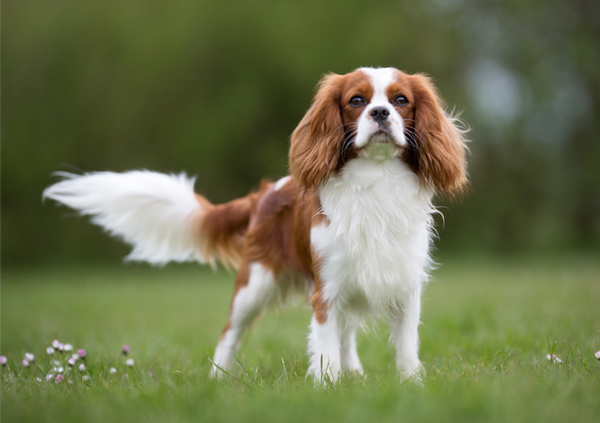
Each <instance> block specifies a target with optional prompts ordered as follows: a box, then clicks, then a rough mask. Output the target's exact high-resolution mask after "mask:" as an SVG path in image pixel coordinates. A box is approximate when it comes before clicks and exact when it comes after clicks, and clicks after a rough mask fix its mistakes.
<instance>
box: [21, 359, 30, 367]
mask: <svg viewBox="0 0 600 423" xmlns="http://www.w3.org/2000/svg"><path fill="white" fill-rule="evenodd" d="M21 364H22V365H23V366H25V367H29V361H27V360H25V359H23V361H22V362H21Z"/></svg>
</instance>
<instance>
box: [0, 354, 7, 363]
mask: <svg viewBox="0 0 600 423" xmlns="http://www.w3.org/2000/svg"><path fill="white" fill-rule="evenodd" d="M7 361H8V360H7V359H6V357H5V356H3V355H0V366H6V363H7Z"/></svg>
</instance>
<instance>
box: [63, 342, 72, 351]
mask: <svg viewBox="0 0 600 423" xmlns="http://www.w3.org/2000/svg"><path fill="white" fill-rule="evenodd" d="M63 350H65V351H67V352H69V351H73V345H71V344H65V345H63Z"/></svg>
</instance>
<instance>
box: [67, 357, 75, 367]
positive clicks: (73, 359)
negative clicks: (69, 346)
mask: <svg viewBox="0 0 600 423" xmlns="http://www.w3.org/2000/svg"><path fill="white" fill-rule="evenodd" d="M76 361H77V359H76V358H75V357H71V358H69V361H67V364H68V365H69V366H71V367H73V366H74V365H75V362H76Z"/></svg>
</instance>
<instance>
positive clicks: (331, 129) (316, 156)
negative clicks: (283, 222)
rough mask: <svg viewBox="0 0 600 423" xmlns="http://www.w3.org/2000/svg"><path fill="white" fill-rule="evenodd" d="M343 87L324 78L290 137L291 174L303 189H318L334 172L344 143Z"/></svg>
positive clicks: (338, 81)
mask: <svg viewBox="0 0 600 423" xmlns="http://www.w3.org/2000/svg"><path fill="white" fill-rule="evenodd" d="M343 83H344V77H343V76H341V75H336V74H329V75H326V76H325V77H323V79H321V81H320V82H319V90H318V91H317V94H316V96H315V98H314V100H313V103H312V105H311V107H310V109H308V111H307V112H306V115H304V118H303V119H302V120H301V121H300V123H299V124H298V127H297V128H296V129H295V130H294V132H293V133H292V140H291V145H290V156H289V161H290V173H291V174H292V177H293V178H294V179H295V180H296V182H297V183H298V185H299V186H301V187H302V188H304V189H310V188H315V187H318V186H319V185H320V184H321V182H323V181H325V180H327V178H328V177H329V175H331V173H332V172H333V171H335V169H336V168H337V165H338V161H339V159H340V155H341V151H342V145H343V142H344V128H343V125H342V116H341V111H340V97H341V93H342V87H343Z"/></svg>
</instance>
